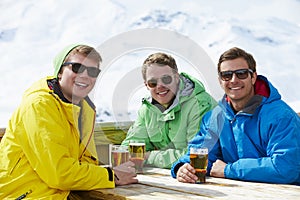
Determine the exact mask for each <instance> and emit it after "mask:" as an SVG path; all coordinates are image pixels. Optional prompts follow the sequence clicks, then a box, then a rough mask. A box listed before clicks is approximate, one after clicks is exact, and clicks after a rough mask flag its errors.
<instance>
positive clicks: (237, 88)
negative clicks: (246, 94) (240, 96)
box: [231, 87, 241, 90]
mask: <svg viewBox="0 0 300 200" xmlns="http://www.w3.org/2000/svg"><path fill="white" fill-rule="evenodd" d="M231 89H232V90H239V89H241V87H235V88H231Z"/></svg>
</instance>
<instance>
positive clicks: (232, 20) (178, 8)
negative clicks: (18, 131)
mask: <svg viewBox="0 0 300 200" xmlns="http://www.w3.org/2000/svg"><path fill="white" fill-rule="evenodd" d="M0 9H1V12H0V19H1V20H0V55H1V56H0V58H1V59H0V63H1V65H0V70H1V75H2V76H1V80H2V89H1V93H0V127H6V126H7V122H8V120H9V118H10V116H11V114H12V112H13V111H14V110H15V109H16V107H17V106H18V104H19V103H20V101H21V98H22V94H23V92H24V91H25V90H26V89H27V88H28V87H29V86H30V85H31V84H32V83H33V82H34V81H36V80H38V79H40V78H42V77H43V76H47V75H51V74H53V66H52V60H53V58H54V56H55V55H56V53H57V52H58V51H59V50H61V49H62V48H63V47H64V46H66V45H68V44H70V43H75V42H76V43H77V42H82V43H87V44H89V45H92V46H94V47H96V48H99V51H100V53H101V54H102V55H103V58H104V63H103V73H101V75H100V77H99V79H98V81H97V85H96V87H95V90H94V92H93V94H92V96H93V98H94V101H95V104H96V106H97V111H98V117H97V120H98V121H116V120H134V119H135V117H136V111H137V110H138V108H139V106H140V102H141V98H142V97H144V96H145V95H147V94H148V91H147V90H146V88H145V87H144V85H143V81H142V78H141V74H140V66H141V64H142V62H143V61H144V59H145V58H146V57H147V56H148V55H149V54H150V53H153V52H157V51H164V52H167V53H170V54H172V55H174V57H175V58H176V60H177V63H178V66H179V70H180V71H185V72H189V73H191V74H193V75H194V76H195V77H197V78H199V79H200V80H202V81H203V82H204V84H205V86H206V88H207V89H208V90H209V91H210V92H211V93H213V95H214V96H215V97H216V98H219V97H220V95H221V94H220V88H218V87H219V86H218V83H217V82H213V80H215V78H216V74H214V73H213V72H214V71H215V70H216V63H217V60H218V58H219V56H220V54H221V53H223V52H224V51H225V50H227V49H229V48H231V47H233V46H238V47H241V48H243V49H245V50H246V51H248V52H250V53H252V54H253V56H254V57H255V59H256V61H257V65H258V66H257V70H258V73H259V74H263V75H265V76H267V77H268V79H269V80H270V81H271V82H272V83H273V85H275V87H277V89H278V90H279V92H280V93H281V95H282V98H283V99H284V100H285V101H286V102H287V103H288V104H289V105H290V106H291V107H292V108H293V109H294V110H296V111H297V112H300V92H299V90H298V87H299V86H300V73H298V70H299V66H298V62H299V61H298V60H299V59H298V58H299V53H300V15H299V14H298V13H299V12H298V11H299V10H300V1H299V0H286V1H281V0H267V1H259V0H253V1H250V2H245V1H238V0H230V1H221V0H216V1H212V2H210V1H204V0H185V1H180V0H157V1H150V0H146V1H135V0H127V1H121V0H111V1H108V0H90V1H88V2H86V3H83V2H82V1H78V0H72V1H71V0H66V1H62V2H58V1H52V0H44V1H37V0H27V1H25V0H24V1H9V0H2V1H1V3H0ZM149 28H152V29H155V31H154V32H153V34H152V35H151V34H149V33H150V32H151V30H152V29H149ZM151 33H152V32H151ZM160 36H163V37H161V38H160ZM171 38H172V40H171ZM185 42H188V43H189V44H190V45H192V47H193V48H190V49H187V48H186V47H185ZM151 44H152V45H151ZM193 44H196V45H194V46H193ZM199 54H201V55H199ZM197 56H199V57H201V59H204V60H205V61H203V62H202V60H200V62H198V61H199V58H197ZM209 67H210V68H209Z"/></svg>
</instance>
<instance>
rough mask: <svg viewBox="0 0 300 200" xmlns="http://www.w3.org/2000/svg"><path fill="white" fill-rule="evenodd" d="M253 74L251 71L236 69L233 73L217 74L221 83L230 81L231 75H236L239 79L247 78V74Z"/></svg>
mask: <svg viewBox="0 0 300 200" xmlns="http://www.w3.org/2000/svg"><path fill="white" fill-rule="evenodd" d="M249 73H250V74H253V70H251V69H238V70H235V71H223V72H220V73H219V76H220V78H221V79H222V80H223V81H230V80H231V79H232V76H233V74H235V75H236V77H238V78H239V79H246V78H248V74H249Z"/></svg>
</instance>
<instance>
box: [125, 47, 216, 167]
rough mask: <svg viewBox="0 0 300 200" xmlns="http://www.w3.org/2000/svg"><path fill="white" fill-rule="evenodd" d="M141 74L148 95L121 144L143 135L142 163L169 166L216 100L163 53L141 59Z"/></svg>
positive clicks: (172, 59)
mask: <svg viewBox="0 0 300 200" xmlns="http://www.w3.org/2000/svg"><path fill="white" fill-rule="evenodd" d="M142 75H143V79H144V83H145V86H146V87H147V89H148V90H149V91H150V94H151V97H148V98H144V99H143V101H142V106H141V108H140V109H139V111H138V117H137V119H136V121H135V123H134V124H133V125H132V126H131V127H130V129H129V131H128V133H127V136H126V138H125V140H124V141H123V142H122V145H128V144H129V141H130V140H136V139H143V140H144V141H145V143H146V151H147V153H146V156H145V164H146V165H152V166H156V167H160V168H170V167H171V166H172V164H173V162H175V161H176V160H177V159H178V158H179V157H181V156H182V155H184V154H185V153H186V148H187V144H188V141H189V140H190V139H192V138H193V137H194V135H195V134H196V133H197V131H198V130H199V126H200V121H201V119H202V116H203V115H204V114H205V113H206V112H207V111H209V110H211V109H212V108H213V107H214V106H215V105H216V101H215V100H214V99H213V98H212V97H211V96H210V95H209V94H208V93H207V92H206V91H205V89H204V86H203V84H202V83H201V82H200V81H198V80H197V79H195V78H193V77H191V76H189V75H188V74H186V73H180V74H179V73H178V68H177V65H176V61H175V59H174V58H173V57H172V56H170V55H167V54H165V53H154V54H152V55H150V56H149V57H148V58H147V59H146V60H145V61H144V63H143V67H142Z"/></svg>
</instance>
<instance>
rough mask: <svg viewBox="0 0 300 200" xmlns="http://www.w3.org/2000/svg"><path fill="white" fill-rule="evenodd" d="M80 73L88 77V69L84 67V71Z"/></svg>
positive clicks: (81, 75)
mask: <svg viewBox="0 0 300 200" xmlns="http://www.w3.org/2000/svg"><path fill="white" fill-rule="evenodd" d="M78 75H79V76H80V77H86V76H88V72H87V69H84V71H83V72H81V73H78Z"/></svg>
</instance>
